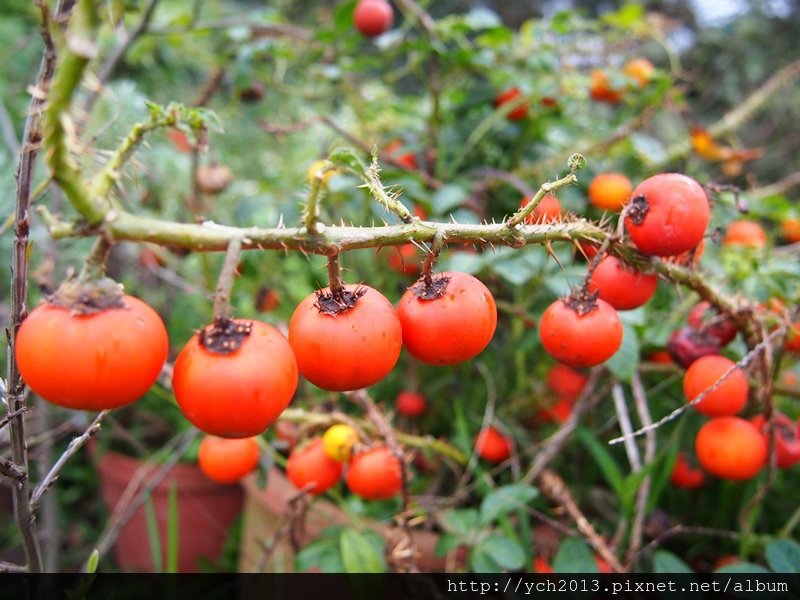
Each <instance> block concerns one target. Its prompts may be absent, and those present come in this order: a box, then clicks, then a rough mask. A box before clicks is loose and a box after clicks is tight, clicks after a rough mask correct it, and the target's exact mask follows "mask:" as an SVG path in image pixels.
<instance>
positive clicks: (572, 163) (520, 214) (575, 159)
mask: <svg viewBox="0 0 800 600" xmlns="http://www.w3.org/2000/svg"><path fill="white" fill-rule="evenodd" d="M568 163H569V174H568V175H565V176H564V177H562V178H561V179H556V180H555V181H553V182H547V183H543V184H542V185H541V187H540V188H539V189H538V191H537V192H536V194H534V196H533V198H531V199H530V201H529V202H528V203H527V204H526V205H525V206H523V207H522V208H520V209H519V210H518V211H517V212H515V213H514V214H513V215H512V216H511V217H510V218H509V219H508V220H506V222H505V224H506V226H507V227H509V228H514V227H516V226H517V225H519V224H520V223H524V222H525V219H527V218H528V217H529V216H530V215H531V214H532V213H533V211H534V210H535V209H536V207H537V206H539V202H541V201H542V198H544V197H545V196H546V195H547V194H549V193H551V192H555V191H557V190H560V189H561V188H563V187H566V186H568V185H572V184H573V183H577V181H578V177H577V175H576V174H575V173H577V171H578V169H581V168H583V166H584V165H586V159H584V158H583V156H581V155H580V154H573V155H572V156H570V157H569V160H568Z"/></svg>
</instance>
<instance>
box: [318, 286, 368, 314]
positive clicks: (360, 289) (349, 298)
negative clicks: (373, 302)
mask: <svg viewBox="0 0 800 600" xmlns="http://www.w3.org/2000/svg"><path fill="white" fill-rule="evenodd" d="M315 293H316V295H317V301H316V302H314V307H315V308H316V309H317V310H318V311H319V312H321V313H322V314H325V315H338V314H339V313H342V312H344V311H346V310H350V309H351V308H353V307H355V305H356V303H357V302H358V299H359V298H361V296H363V295H364V294H366V293H367V288H366V286H362V285H358V286H356V287H355V288H353V289H352V290H348V289H346V288H344V287H340V288H338V289H334V290H330V289H329V290H327V291H326V290H317V291H316V292H315Z"/></svg>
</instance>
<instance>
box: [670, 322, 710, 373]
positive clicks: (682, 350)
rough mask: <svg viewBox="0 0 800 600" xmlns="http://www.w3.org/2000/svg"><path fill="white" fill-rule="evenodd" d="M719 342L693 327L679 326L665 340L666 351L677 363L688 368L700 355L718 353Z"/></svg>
mask: <svg viewBox="0 0 800 600" xmlns="http://www.w3.org/2000/svg"><path fill="white" fill-rule="evenodd" d="M719 351H720V347H719V342H718V341H717V340H716V339H715V338H712V337H711V336H710V335H708V334H707V333H703V332H701V331H698V330H697V329H695V328H694V327H681V328H680V329H677V330H675V331H674V332H673V334H672V335H671V336H670V338H669V341H668V342H667V352H669V355H670V356H671V357H672V360H674V361H675V362H676V363H677V364H678V365H680V366H681V367H683V368H684V369H686V368H688V367H689V365H691V364H692V363H693V362H694V361H696V360H697V359H698V358H700V357H701V356H709V355H711V354H719Z"/></svg>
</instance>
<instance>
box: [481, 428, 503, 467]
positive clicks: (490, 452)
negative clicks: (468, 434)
mask: <svg viewBox="0 0 800 600" xmlns="http://www.w3.org/2000/svg"><path fill="white" fill-rule="evenodd" d="M475 451H476V452H477V453H478V456H480V457H481V458H482V459H484V460H487V461H489V462H492V463H501V462H503V461H504V460H507V459H508V458H509V457H510V456H511V440H510V439H508V438H507V437H506V436H505V435H503V434H502V433H500V432H499V431H498V430H497V429H495V428H494V427H491V426H490V427H487V428H486V429H483V430H481V432H480V433H479V434H478V435H477V436H476V437H475Z"/></svg>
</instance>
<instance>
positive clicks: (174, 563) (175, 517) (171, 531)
mask: <svg viewBox="0 0 800 600" xmlns="http://www.w3.org/2000/svg"><path fill="white" fill-rule="evenodd" d="M178 523H179V514H178V489H177V487H176V485H175V483H174V482H171V483H170V484H169V489H168V490H167V573H177V572H178V545H179V541H180V531H179V530H178Z"/></svg>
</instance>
